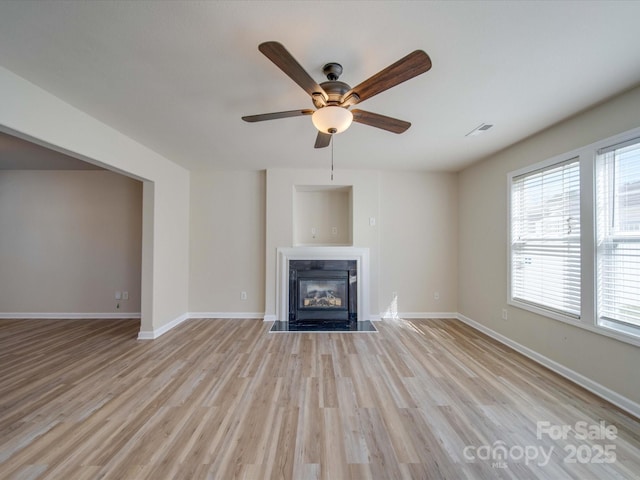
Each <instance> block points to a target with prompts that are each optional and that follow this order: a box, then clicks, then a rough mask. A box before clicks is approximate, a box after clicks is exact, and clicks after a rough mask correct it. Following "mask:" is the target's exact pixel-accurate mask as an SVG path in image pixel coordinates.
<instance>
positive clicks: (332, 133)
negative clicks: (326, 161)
mask: <svg viewBox="0 0 640 480" xmlns="http://www.w3.org/2000/svg"><path fill="white" fill-rule="evenodd" d="M337 131H338V130H336V129H335V128H330V129H329V130H328V132H329V133H330V134H331V140H330V142H331V181H332V182H333V144H334V139H333V137H335V134H336V132H337Z"/></svg>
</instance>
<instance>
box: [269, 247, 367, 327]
mask: <svg viewBox="0 0 640 480" xmlns="http://www.w3.org/2000/svg"><path fill="white" fill-rule="evenodd" d="M277 253H278V260H277V268H276V275H277V281H276V318H275V319H276V320H280V321H287V320H288V317H289V260H355V261H356V264H357V275H358V320H359V321H361V320H371V314H370V311H369V249H368V248H357V247H288V248H278V249H277Z"/></svg>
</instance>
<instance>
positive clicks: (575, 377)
mask: <svg viewBox="0 0 640 480" xmlns="http://www.w3.org/2000/svg"><path fill="white" fill-rule="evenodd" d="M455 318H457V319H458V320H460V321H461V322H464V323H466V324H467V325H469V326H470V327H472V328H475V329H476V330H478V331H480V332H482V333H484V334H486V335H488V336H490V337H491V338H493V339H495V340H497V341H498V342H500V343H502V344H504V345H507V346H508V347H511V348H513V349H514V350H515V351H517V352H519V353H521V354H522V355H524V356H525V357H528V358H530V359H531V360H533V361H535V362H537V363H539V364H540V365H542V366H544V367H547V368H548V369H549V370H553V371H554V372H556V373H557V374H559V375H562V376H563V377H565V378H566V379H568V380H571V381H572V382H573V383H576V384H578V385H580V386H581V387H583V388H586V389H587V390H589V391H590V392H591V393H594V394H596V395H598V396H599V397H601V398H603V399H605V400H606V401H608V402H611V403H613V404H614V405H616V406H617V407H620V408H621V409H622V410H624V411H625V412H628V413H630V414H631V415H633V416H635V417H637V418H640V404H638V403H636V402H634V401H633V400H631V399H629V398H627V397H624V396H622V395H620V394H619V393H617V392H614V391H613V390H611V389H609V388H607V387H605V386H604V385H601V384H599V383H597V382H595V381H593V380H591V379H590V378H587V377H585V376H584V375H582V374H580V373H578V372H576V371H574V370H571V369H570V368H567V367H565V366H564V365H562V364H560V363H558V362H556V361H554V360H551V359H550V358H548V357H545V356H544V355H541V354H539V353H538V352H536V351H535V350H531V349H530V348H528V347H525V346H524V345H521V344H519V343H518V342H515V341H513V340H511V339H510V338H507V337H505V336H504V335H502V334H500V333H498V332H496V331H494V330H491V329H490V328H488V327H485V326H484V325H482V324H481V323H478V322H476V321H475V320H471V319H470V318H469V317H466V316H464V315H462V314H461V313H458V314H457V315H456V317H455Z"/></svg>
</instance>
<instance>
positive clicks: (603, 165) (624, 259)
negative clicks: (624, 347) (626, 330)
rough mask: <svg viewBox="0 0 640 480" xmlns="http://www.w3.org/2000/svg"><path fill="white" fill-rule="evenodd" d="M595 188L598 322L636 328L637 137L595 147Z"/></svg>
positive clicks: (639, 278)
mask: <svg viewBox="0 0 640 480" xmlns="http://www.w3.org/2000/svg"><path fill="white" fill-rule="evenodd" d="M596 187H597V198H596V202H597V203H596V222H597V223H596V225H597V227H596V228H597V250H596V251H597V253H596V255H597V262H596V263H597V267H596V268H597V287H598V291H597V293H598V316H599V320H600V321H614V322H621V323H623V324H628V325H632V326H640V139H635V140H631V141H628V142H625V143H623V144H619V145H614V146H611V147H608V148H603V149H601V150H599V151H598V161H597V177H596Z"/></svg>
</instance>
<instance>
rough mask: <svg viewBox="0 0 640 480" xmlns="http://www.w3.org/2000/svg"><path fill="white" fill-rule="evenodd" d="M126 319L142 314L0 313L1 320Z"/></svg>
mask: <svg viewBox="0 0 640 480" xmlns="http://www.w3.org/2000/svg"><path fill="white" fill-rule="evenodd" d="M124 318H138V319H139V318H140V312H119V313H106V312H98V313H95V312H94V313H58V312H56V313H46V312H45V313H42V312H38V313H22V312H21V313H15V312H3V313H0V319H16V320H28V319H32V320H33V319H44V320H102V319H124Z"/></svg>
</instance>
